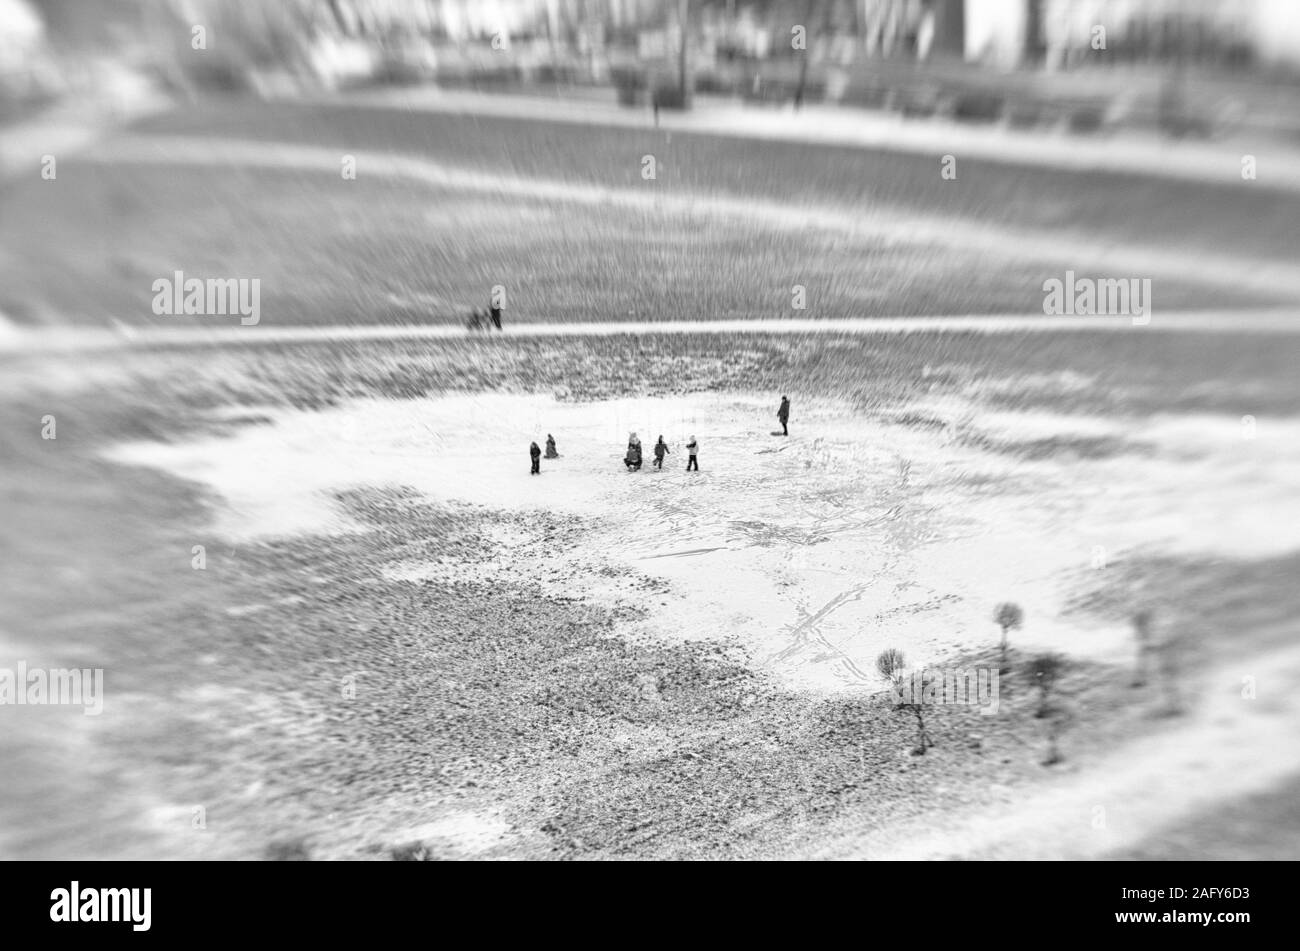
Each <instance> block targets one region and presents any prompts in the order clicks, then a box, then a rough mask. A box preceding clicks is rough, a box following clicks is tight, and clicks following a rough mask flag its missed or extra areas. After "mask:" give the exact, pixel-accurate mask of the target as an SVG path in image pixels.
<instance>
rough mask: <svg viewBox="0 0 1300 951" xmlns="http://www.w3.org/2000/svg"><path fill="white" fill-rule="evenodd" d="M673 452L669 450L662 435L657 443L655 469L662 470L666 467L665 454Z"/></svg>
mask: <svg viewBox="0 0 1300 951" xmlns="http://www.w3.org/2000/svg"><path fill="white" fill-rule="evenodd" d="M671 451H672V450H670V449H669V448H668V443H666V442H664V437H663V436H662V435H660V437H659V441H658V442H657V443H655V468H656V469H662V468H663V467H664V456H665V454H667V453H669V452H671Z"/></svg>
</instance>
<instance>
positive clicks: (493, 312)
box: [488, 304, 501, 330]
mask: <svg viewBox="0 0 1300 951" xmlns="http://www.w3.org/2000/svg"><path fill="white" fill-rule="evenodd" d="M488 316H489V317H491V318H492V324H493V326H495V327H496V329H497V330H500V329H501V308H500V307H498V306H497V305H496V304H493V305H492V307H491V308H490V309H489V310H488Z"/></svg>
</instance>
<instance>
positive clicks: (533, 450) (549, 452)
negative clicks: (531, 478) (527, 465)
mask: <svg viewBox="0 0 1300 951" xmlns="http://www.w3.org/2000/svg"><path fill="white" fill-rule="evenodd" d="M528 454H529V455H530V456H532V457H533V471H532V473H531V474H532V475H541V474H542V449H541V447H540V446H538V445H537V443H533V444H532V445H531V446H529V447H528ZM546 458H547V459H558V458H560V454H559V453H558V452H556V450H555V437H554V436H552V435H551V434H550V433H547V434H546Z"/></svg>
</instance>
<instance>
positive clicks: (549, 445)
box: [546, 433, 560, 459]
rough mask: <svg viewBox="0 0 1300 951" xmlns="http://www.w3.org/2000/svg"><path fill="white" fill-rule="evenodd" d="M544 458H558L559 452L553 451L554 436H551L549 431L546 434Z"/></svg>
mask: <svg viewBox="0 0 1300 951" xmlns="http://www.w3.org/2000/svg"><path fill="white" fill-rule="evenodd" d="M546 458H547V459H558V458H560V454H559V453H558V452H556V451H555V437H554V436H552V435H551V434H550V433H547V434H546Z"/></svg>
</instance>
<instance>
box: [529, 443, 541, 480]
mask: <svg viewBox="0 0 1300 951" xmlns="http://www.w3.org/2000/svg"><path fill="white" fill-rule="evenodd" d="M528 454H529V455H530V456H532V457H533V471H532V472H530V473H529V475H541V474H542V447H541V446H539V445H537V443H533V444H532V445H531V446H529V447H528Z"/></svg>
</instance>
